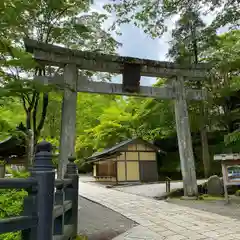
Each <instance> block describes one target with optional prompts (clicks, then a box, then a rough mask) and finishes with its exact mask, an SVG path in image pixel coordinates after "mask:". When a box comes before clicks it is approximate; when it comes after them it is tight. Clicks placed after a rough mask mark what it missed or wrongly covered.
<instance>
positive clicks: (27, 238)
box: [21, 187, 38, 240]
mask: <svg viewBox="0 0 240 240" xmlns="http://www.w3.org/2000/svg"><path fill="white" fill-rule="evenodd" d="M27 192H28V196H27V197H25V198H24V203H23V214H22V215H24V216H36V217H37V216H38V212H37V204H36V195H37V189H36V187H31V188H29V189H27ZM36 238H37V227H34V228H29V229H25V230H23V231H22V238H21V239H22V240H35V239H36Z"/></svg>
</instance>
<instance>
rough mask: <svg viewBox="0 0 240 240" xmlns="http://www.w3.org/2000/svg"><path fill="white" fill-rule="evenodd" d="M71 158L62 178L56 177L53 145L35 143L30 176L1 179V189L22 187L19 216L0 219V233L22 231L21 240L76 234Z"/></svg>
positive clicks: (75, 187) (48, 239) (74, 174)
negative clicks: (21, 204)
mask: <svg viewBox="0 0 240 240" xmlns="http://www.w3.org/2000/svg"><path fill="white" fill-rule="evenodd" d="M74 160H75V158H73V157H70V158H69V163H68V164H67V170H66V174H65V176H64V179H56V180H55V171H54V166H53V164H52V146H51V144H50V143H48V142H45V141H43V142H41V143H39V144H38V145H37V149H36V155H35V160H34V165H33V167H32V169H31V170H30V173H31V175H30V177H29V178H26V179H23V178H12V179H7V178H6V179H0V189H25V190H26V191H27V192H28V195H27V197H25V199H24V203H23V212H22V213H21V215H20V216H16V217H11V218H5V219H0V234H3V233H8V232H16V231H21V232H22V240H43V239H44V240H62V239H72V238H74V237H76V236H77V224H78V174H77V166H76V164H75V163H74Z"/></svg>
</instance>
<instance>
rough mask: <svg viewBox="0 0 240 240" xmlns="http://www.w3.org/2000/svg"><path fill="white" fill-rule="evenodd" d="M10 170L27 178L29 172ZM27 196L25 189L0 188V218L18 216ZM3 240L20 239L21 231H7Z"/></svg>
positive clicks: (14, 174) (15, 174)
mask: <svg viewBox="0 0 240 240" xmlns="http://www.w3.org/2000/svg"><path fill="white" fill-rule="evenodd" d="M8 172H9V173H11V174H12V177H14V178H15V177H17V178H26V177H28V176H29V173H28V172H26V171H21V172H18V171H14V170H10V169H8ZM25 196H27V192H26V191H25V190H9V189H2V190H0V219H2V218H9V217H14V216H18V215H19V214H21V212H22V210H23V200H24V197H25ZM0 238H1V239H2V240H20V239H21V233H20V232H14V233H6V234H2V235H1V237H0Z"/></svg>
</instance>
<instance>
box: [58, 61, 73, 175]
mask: <svg viewBox="0 0 240 240" xmlns="http://www.w3.org/2000/svg"><path fill="white" fill-rule="evenodd" d="M77 76H78V75H77V68H76V65H74V64H71V65H66V67H65V70H64V83H65V84H68V86H69V88H64V93H63V100H62V116H61V119H62V121H61V137H60V154H59V164H58V178H63V174H64V173H65V171H66V166H67V163H68V157H69V156H71V155H75V137H76V107H77Z"/></svg>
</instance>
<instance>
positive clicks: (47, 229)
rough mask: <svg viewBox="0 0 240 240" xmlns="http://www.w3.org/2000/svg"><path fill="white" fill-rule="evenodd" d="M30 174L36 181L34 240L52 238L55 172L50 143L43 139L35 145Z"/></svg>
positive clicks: (48, 239) (50, 239)
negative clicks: (36, 218)
mask: <svg viewBox="0 0 240 240" xmlns="http://www.w3.org/2000/svg"><path fill="white" fill-rule="evenodd" d="M31 176H32V177H34V178H35V179H37V182H38V193H37V212H38V227H37V238H36V240H52V238H53V204H54V182H55V172H54V167H53V163H52V145H51V144H50V143H48V142H46V141H43V142H41V143H39V144H38V145H37V147H36V154H35V159H34V163H33V168H32V169H31Z"/></svg>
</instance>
